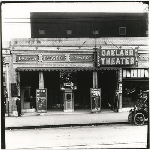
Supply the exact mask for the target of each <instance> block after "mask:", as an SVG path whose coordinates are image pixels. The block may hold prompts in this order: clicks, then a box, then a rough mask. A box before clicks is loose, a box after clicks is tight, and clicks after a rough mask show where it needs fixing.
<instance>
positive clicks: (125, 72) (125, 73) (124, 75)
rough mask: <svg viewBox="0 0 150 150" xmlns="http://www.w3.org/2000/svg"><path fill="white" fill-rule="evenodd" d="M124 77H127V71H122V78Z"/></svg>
mask: <svg viewBox="0 0 150 150" xmlns="http://www.w3.org/2000/svg"><path fill="white" fill-rule="evenodd" d="M126 75H127V71H126V70H123V78H126Z"/></svg>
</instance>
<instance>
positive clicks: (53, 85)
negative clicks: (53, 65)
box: [44, 71, 63, 109]
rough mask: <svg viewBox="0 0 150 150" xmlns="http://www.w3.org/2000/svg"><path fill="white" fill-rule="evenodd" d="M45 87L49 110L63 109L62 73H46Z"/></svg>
mask: <svg viewBox="0 0 150 150" xmlns="http://www.w3.org/2000/svg"><path fill="white" fill-rule="evenodd" d="M44 87H45V88H47V109H52V108H58V109H62V107H63V92H62V91H61V90H60V72H59V71H50V72H44Z"/></svg>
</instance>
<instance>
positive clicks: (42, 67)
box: [3, 12, 149, 115]
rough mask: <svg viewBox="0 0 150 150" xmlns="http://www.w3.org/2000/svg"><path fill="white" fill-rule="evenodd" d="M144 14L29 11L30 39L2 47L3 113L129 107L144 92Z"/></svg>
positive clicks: (146, 51) (146, 71)
mask: <svg viewBox="0 0 150 150" xmlns="http://www.w3.org/2000/svg"><path fill="white" fill-rule="evenodd" d="M147 24H148V14H147V13H122V14H119V13H35V12H33V13H31V38H28V39H12V41H11V42H10V43H9V45H8V46H7V47H6V46H3V59H4V64H3V68H4V69H3V76H4V79H5V80H4V81H5V83H4V86H5V87H6V90H7V93H8V94H7V97H6V112H9V114H11V115H15V112H16V104H15V98H16V96H20V97H21V108H22V112H32V111H37V112H38V111H39V112H45V111H47V110H50V109H61V110H62V111H64V112H72V111H74V110H75V111H77V110H78V109H80V108H82V109H83V108H87V109H89V111H91V109H92V108H93V107H92V103H91V101H92V98H91V89H92V88H95V89H97V88H98V89H100V105H99V108H100V110H101V108H102V109H113V107H114V100H115V94H116V93H117V98H118V109H119V112H121V111H122V110H123V109H126V108H130V107H133V105H134V102H135V100H136V99H137V98H138V94H139V92H140V90H143V91H145V90H148V89H149V45H148V35H147V32H148V25H147Z"/></svg>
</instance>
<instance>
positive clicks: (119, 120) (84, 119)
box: [5, 110, 129, 130]
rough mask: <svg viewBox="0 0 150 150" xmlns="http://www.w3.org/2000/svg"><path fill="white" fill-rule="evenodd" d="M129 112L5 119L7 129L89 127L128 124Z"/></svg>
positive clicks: (51, 113) (59, 113)
mask: <svg viewBox="0 0 150 150" xmlns="http://www.w3.org/2000/svg"><path fill="white" fill-rule="evenodd" d="M128 114H129V112H128V111H127V112H119V113H116V112H114V111H112V110H102V111H101V112H100V113H90V111H87V110H86V111H85V110H80V111H75V112H72V113H65V112H63V111H48V112H47V113H41V114H40V113H37V112H34V113H24V115H23V116H22V117H5V129H6V130H8V129H32V128H34V129H35V128H51V127H69V126H88V125H100V124H125V123H128Z"/></svg>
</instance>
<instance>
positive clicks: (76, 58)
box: [70, 54, 93, 61]
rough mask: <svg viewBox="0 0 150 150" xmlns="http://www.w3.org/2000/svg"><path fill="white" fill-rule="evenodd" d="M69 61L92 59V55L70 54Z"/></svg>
mask: <svg viewBox="0 0 150 150" xmlns="http://www.w3.org/2000/svg"><path fill="white" fill-rule="evenodd" d="M70 61H93V55H90V54H89V55H70Z"/></svg>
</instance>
